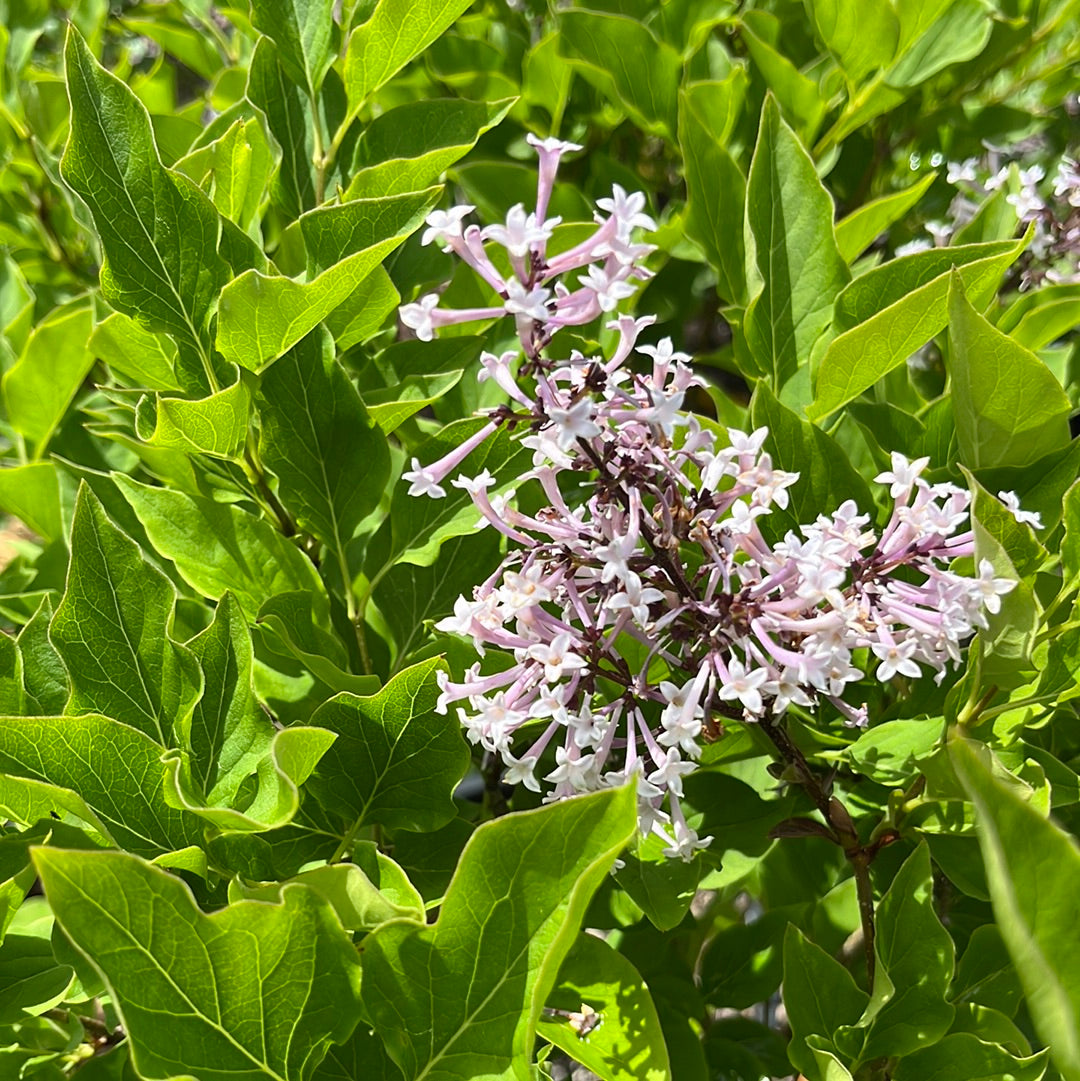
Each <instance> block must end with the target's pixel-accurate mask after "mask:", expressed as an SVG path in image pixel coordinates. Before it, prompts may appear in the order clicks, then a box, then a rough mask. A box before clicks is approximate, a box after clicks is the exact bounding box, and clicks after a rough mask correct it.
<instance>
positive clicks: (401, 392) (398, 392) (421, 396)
mask: <svg viewBox="0 0 1080 1081" xmlns="http://www.w3.org/2000/svg"><path fill="white" fill-rule="evenodd" d="M462 375H464V372H463V371H462V370H461V369H458V370H457V371H450V372H440V373H439V374H438V375H410V376H409V377H408V378H407V379H403V380H402V381H401V382H400V383H397V384H395V385H394V386H392V387H385V388H383V389H382V390H373V391H369V392H368V393H367V394H365V395H364V404H365V405H366V406H367V411H368V415H369V416H370V417H371V419H372V420H374V421H375V423H376V424H378V426H379V427H380V428H381V429H382V431H383V433H384V434H385V435H389V434H390V433H391V432H393V431H396V430H397V429H398V428H400V427H401V425H402V424H404V423H405V421H407V420H408V419H409V417H411V416H412V415H413V414H414V413H419V412H420V410H421V409H424V408H426V407H427V406H429V405H432V404H434V403H435V402H437V401H438V400H439V399H440V398H441V397H442V396H443V395H444V394H446V393H447V392H448V391H450V390H453V388H454V387H456V386H457V385H458V383H460V382H461V377H462Z"/></svg>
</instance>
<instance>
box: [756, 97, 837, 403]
mask: <svg viewBox="0 0 1080 1081" xmlns="http://www.w3.org/2000/svg"><path fill="white" fill-rule="evenodd" d="M746 220H747V224H748V226H749V230H750V233H751V234H752V235H753V238H754V246H755V249H756V252H755V260H756V263H757V267H758V270H759V271H760V273H761V278H762V282H763V284H762V289H761V292H760V293H758V295H757V296H756V297H755V298H754V299H753V300H752V301H751V303H750V306H749V307H748V308H747V309H746V318H745V322H744V325H743V330H744V333H745V334H746V341H747V345H748V346H749V349H750V352H751V354H752V355H753V358H754V361H755V363H756V364H757V366H758V369H759V371H761V372H763V373H764V374H766V375H767V376H768V377H769V378H770V379H771V380H772V384H773V388H774V389H775V390H776V391H779V390H780V388H781V387H782V386H783V385H784V384H785V383H786V382H787V381H788V380H789V379H790V378H791V377H792V376H793V375H794V374H795V372H796V371H797V370H798V369H799V367H800V366H801V365H803V364H806V363H808V362H809V359H810V351H811V349H812V348H813V346H814V343H815V342H816V341H817V340H818V338H820V337H821V335H822V333H823V332H824V330H825V328H826V327H827V326H828V325H829V323H830V321H831V319H832V304H833V300H834V299H835V298H836V295H837V294H838V293H839V292H840V290H841V289H842V288H843V287H844V285H845V284H846V283H847V281H848V279H849V277H850V275H849V274H848V269H847V266H846V264H845V263H844V261H843V259H841V257H840V252H839V251H838V250H837V247H836V237H835V235H834V233H833V203H832V198H831V197H830V195H829V193H828V192H827V191H826V190H825V188H824V186H823V185H822V183H821V181H820V180H819V179H818V175H817V170H816V169H815V168H814V162H813V160H812V159H811V157H810V155H809V154H808V153H807V152H806V151H805V150H804V149H803V147H802V144H801V143H800V142H799V140H798V138H797V136H796V135H795V133H794V132H793V131H792V130H791V128H789V127H788V126H787V124H785V123H784V121H783V120H782V119H781V117H780V110H779V108H777V105H776V101H775V99H774V98H772V97H771V96H770V97H768V98H766V101H765V106H764V109H763V110H762V114H761V127H760V128H759V130H758V141H757V146H756V147H755V148H754V157H753V159H752V161H751V163H750V176H749V179H748V181H747V187H746Z"/></svg>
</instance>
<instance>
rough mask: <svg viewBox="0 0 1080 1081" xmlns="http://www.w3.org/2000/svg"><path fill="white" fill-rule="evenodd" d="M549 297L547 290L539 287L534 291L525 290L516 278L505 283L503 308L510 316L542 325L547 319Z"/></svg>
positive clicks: (549, 293) (549, 292)
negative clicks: (524, 318)
mask: <svg viewBox="0 0 1080 1081" xmlns="http://www.w3.org/2000/svg"><path fill="white" fill-rule="evenodd" d="M550 296H551V291H550V290H549V289H545V288H543V287H542V286H539V285H538V286H536V287H535V288H534V289H526V288H525V286H524V285H522V284H521V282H519V281H518V280H517V279H516V278H511V279H510V280H509V281H508V282H507V283H506V300H505V301H504V303H503V307H504V308H505V309H506V310H507V312H509V313H510V314H511V315H523V316H526V317H527V318H529V319H535V320H537V322H541V323H542V322H543V321H544V320H545V319H547V317H548V310H547V301H548V298H549V297H550Z"/></svg>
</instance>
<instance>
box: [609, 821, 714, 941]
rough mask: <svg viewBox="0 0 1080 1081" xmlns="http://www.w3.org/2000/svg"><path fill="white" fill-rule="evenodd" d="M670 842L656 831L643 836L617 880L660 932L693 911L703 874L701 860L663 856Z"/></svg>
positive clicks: (666, 929) (676, 924)
mask: <svg viewBox="0 0 1080 1081" xmlns="http://www.w3.org/2000/svg"><path fill="white" fill-rule="evenodd" d="M666 847H667V845H666V844H665V843H664V841H663V840H661V839H660V838H659V837H657V836H656V834H650V835H649V836H648V837H645V838H642V839H640V840H639V842H638V844H637V848H636V851H631V852H627V853H626V854H625V855H624V856H623V857H622V860H623V865H624V866H622V867H621V868H619V870H618V871H616V872H615V881H616V882H617V883H618V884H619V886H620V888H621V889H624V890H626V892H627V893H628V894H629V895H630V898H631V899H632V900H633V901H634V903H635V904H637V906H638V907H639V908H640V909H641V910H642V912H644V913H645V915H646V916H647V917H648V919H649V922H650V923H652V925H653V926H654V927H656V928H658V929H659V930H661V931H670V930H671V929H672V928H674V927H677V926H678V925H679V924H680V923H682V920H683V917H684V916H685V915H686V913H687V912H688V911H689V910H690V904H691V902H692V901H693V900H694V896H695V894H696V893H697V885H698V880H699V879H700V877H701V861H700V860H691V861H690V862H683V861H682V860H675V859H671V858H670V857H668V856H665V855H664V849H665V848H666Z"/></svg>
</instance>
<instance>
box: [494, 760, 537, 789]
mask: <svg viewBox="0 0 1080 1081" xmlns="http://www.w3.org/2000/svg"><path fill="white" fill-rule="evenodd" d="M502 759H503V762H504V763H506V772H505V773H504V774H503V778H502V779H503V784H523V785H524V786H525V787H526V788H527V789H529V791H530V792H539V791H540V782H539V781H537V779H536V774H535V773H534V772H533V771H534V770H535V769H536V756H535V755H527V756H526V757H525V758H515V757H514V756H513V755H512V754H511V753H510V752H509V751H506V750H504V751H503V752H502Z"/></svg>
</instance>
